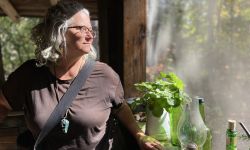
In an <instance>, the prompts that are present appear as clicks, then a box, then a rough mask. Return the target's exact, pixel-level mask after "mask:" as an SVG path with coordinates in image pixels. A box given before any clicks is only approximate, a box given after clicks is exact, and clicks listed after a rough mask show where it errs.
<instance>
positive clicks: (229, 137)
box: [226, 120, 237, 150]
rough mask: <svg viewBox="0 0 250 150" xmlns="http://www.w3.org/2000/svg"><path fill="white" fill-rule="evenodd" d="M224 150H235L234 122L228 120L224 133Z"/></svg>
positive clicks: (235, 132)
mask: <svg viewBox="0 0 250 150" xmlns="http://www.w3.org/2000/svg"><path fill="white" fill-rule="evenodd" d="M226 150H237V131H236V121H235V120H228V129H227V132H226Z"/></svg>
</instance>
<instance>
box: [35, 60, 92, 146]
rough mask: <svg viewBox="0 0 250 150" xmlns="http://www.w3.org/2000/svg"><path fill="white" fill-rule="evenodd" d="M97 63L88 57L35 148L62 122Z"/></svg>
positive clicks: (40, 135) (41, 133)
mask: <svg viewBox="0 0 250 150" xmlns="http://www.w3.org/2000/svg"><path fill="white" fill-rule="evenodd" d="M94 65H95V61H94V60H92V59H88V60H87V61H86V63H85V65H84V67H83V69H82V70H81V71H80V72H79V74H78V75H77V76H76V78H75V79H74V80H73V81H72V83H71V85H70V87H69V89H68V90H67V91H66V93H65V94H64V95H63V97H62V98H61V100H60V101H59V103H58V104H57V105H56V107H55V109H54V111H53V112H52V113H51V114H50V116H49V119H48V120H47V122H46V124H45V125H44V127H43V128H42V130H41V132H40V134H39V136H38V138H37V140H36V143H35V145H34V150H36V149H37V147H38V145H39V143H41V141H42V140H43V139H44V137H46V136H47V134H48V133H49V132H50V131H51V130H52V129H53V128H54V127H55V126H56V125H57V124H58V123H59V122H60V120H61V119H62V118H63V116H64V115H65V113H66V111H67V109H68V108H69V106H70V104H71V103H72V101H73V100H74V98H75V97H76V95H77V94H78V92H79V91H80V89H81V87H82V86H83V84H84V83H85V81H86V79H87V78H88V76H89V75H90V74H91V72H92V70H93V68H94Z"/></svg>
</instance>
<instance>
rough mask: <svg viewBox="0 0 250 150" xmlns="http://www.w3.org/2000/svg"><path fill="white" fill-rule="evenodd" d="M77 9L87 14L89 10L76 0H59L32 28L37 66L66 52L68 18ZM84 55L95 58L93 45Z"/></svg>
mask: <svg viewBox="0 0 250 150" xmlns="http://www.w3.org/2000/svg"><path fill="white" fill-rule="evenodd" d="M79 11H82V12H83V13H85V14H87V15H88V16H89V11H88V10H87V9H86V8H84V6H83V5H82V4H81V3H79V2H77V1H76V0H61V1H59V2H58V3H57V4H56V5H54V6H52V7H51V8H49V9H48V11H47V14H46V16H45V17H44V19H43V20H42V22H41V23H39V24H37V25H36V26H35V27H34V28H33V29H32V40H34V42H35V44H36V46H37V48H36V51H35V56H36V59H37V61H38V63H37V65H38V66H42V65H45V64H47V62H48V61H49V62H56V61H57V60H58V58H60V57H61V56H62V54H63V53H64V52H65V53H67V46H66V38H65V33H66V31H67V28H68V24H69V22H70V18H71V17H72V16H73V15H74V14H76V13H77V12H79ZM85 57H92V58H93V59H96V52H95V49H94V47H93V46H91V51H90V53H89V54H87V56H85Z"/></svg>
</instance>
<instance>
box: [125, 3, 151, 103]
mask: <svg viewBox="0 0 250 150" xmlns="http://www.w3.org/2000/svg"><path fill="white" fill-rule="evenodd" d="M146 1H147V0H124V17H123V19H124V48H123V59H124V66H123V68H124V71H123V73H124V90H125V97H127V98H128V97H135V96H138V92H137V91H136V90H135V88H134V83H137V82H141V81H145V80H146Z"/></svg>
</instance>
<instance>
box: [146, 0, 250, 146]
mask: <svg viewBox="0 0 250 150" xmlns="http://www.w3.org/2000/svg"><path fill="white" fill-rule="evenodd" d="M249 8H250V2H249V1H248V0H241V1H238V0H234V1H222V0H159V1H154V0H152V1H148V16H147V19H148V40H147V73H148V74H147V79H148V80H151V79H152V78H153V74H157V73H158V72H159V71H165V72H169V71H173V72H175V73H176V74H177V75H178V76H179V77H180V78H181V79H182V80H183V81H184V83H185V85H186V92H187V93H188V94H189V95H190V96H192V97H194V96H200V97H204V98H205V104H206V125H207V126H208V127H209V128H210V129H211V130H212V134H213V149H215V150H218V149H225V140H226V137H225V134H226V129H227V120H228V119H234V120H236V121H242V122H243V123H244V124H245V125H246V127H248V128H249V129H250V116H249V114H250V109H249V108H248V107H249V106H250V94H249V93H250V17H249V16H250V13H249V12H250V10H249ZM237 130H238V132H239V135H241V134H244V132H243V130H242V129H241V127H240V126H239V124H237ZM238 143H239V144H238V149H248V148H249V145H250V141H246V140H242V139H240V138H239V139H238Z"/></svg>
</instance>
